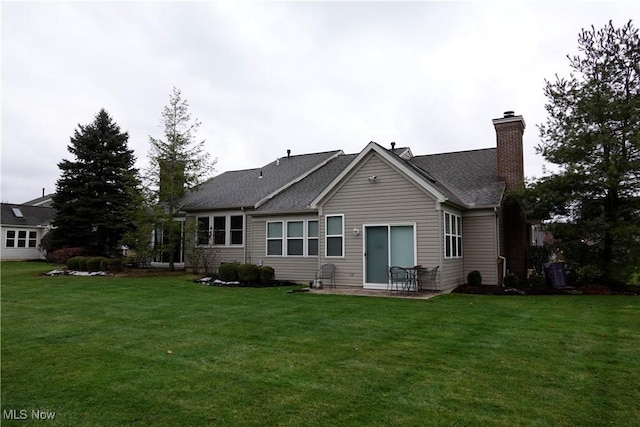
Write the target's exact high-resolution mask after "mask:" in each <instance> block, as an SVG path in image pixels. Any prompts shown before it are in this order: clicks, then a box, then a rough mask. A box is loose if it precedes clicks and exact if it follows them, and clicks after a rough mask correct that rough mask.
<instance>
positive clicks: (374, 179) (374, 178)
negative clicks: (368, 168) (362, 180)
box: [369, 175, 378, 183]
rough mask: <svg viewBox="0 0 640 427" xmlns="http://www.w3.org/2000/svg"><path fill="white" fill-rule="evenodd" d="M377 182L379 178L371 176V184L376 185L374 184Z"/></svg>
mask: <svg viewBox="0 0 640 427" xmlns="http://www.w3.org/2000/svg"><path fill="white" fill-rule="evenodd" d="M377 180H378V177H377V176H375V175H372V176H370V177H369V182H370V183H374V182H376V181H377Z"/></svg>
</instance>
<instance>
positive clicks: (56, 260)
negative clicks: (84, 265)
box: [47, 248, 82, 267]
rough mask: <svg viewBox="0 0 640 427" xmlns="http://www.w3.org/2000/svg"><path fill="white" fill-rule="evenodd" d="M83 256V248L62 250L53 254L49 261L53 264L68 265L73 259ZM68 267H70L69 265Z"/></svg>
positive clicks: (50, 255)
mask: <svg viewBox="0 0 640 427" xmlns="http://www.w3.org/2000/svg"><path fill="white" fill-rule="evenodd" d="M80 255H82V248H62V249H56V250H55V251H53V252H51V253H50V254H49V256H48V257H47V261H49V262H51V263H53V264H67V263H68V262H69V260H70V259H71V258H74V257H77V256H80ZM67 267H68V265H67Z"/></svg>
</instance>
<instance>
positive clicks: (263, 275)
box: [260, 265, 276, 283]
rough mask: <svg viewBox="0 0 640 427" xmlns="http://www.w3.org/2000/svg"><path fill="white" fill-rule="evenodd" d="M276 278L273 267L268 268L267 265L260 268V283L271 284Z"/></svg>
mask: <svg viewBox="0 0 640 427" xmlns="http://www.w3.org/2000/svg"><path fill="white" fill-rule="evenodd" d="M275 277H276V272H275V270H274V269H273V267H269V266H268V265H263V266H262V267H260V282H262V283H268V282H271V281H272V280H273V279H274V278H275Z"/></svg>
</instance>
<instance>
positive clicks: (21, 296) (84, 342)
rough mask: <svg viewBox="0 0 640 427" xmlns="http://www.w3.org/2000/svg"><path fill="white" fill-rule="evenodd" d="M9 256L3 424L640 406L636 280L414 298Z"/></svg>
mask: <svg viewBox="0 0 640 427" xmlns="http://www.w3.org/2000/svg"><path fill="white" fill-rule="evenodd" d="M1 268H2V307H1V308H2V359H1V360H2V392H1V393H2V405H1V406H2V411H3V412H2V413H3V419H2V425H3V426H10V425H20V426H22V425H29V424H36V425H74V426H82V425H99V426H122V425H144V426H147V425H183V426H189V425H199V426H204V425H226V426H276V425H280V426H390V425H394V426H403V425H404V426H418V425H436V426H480V425H482V426H596V425H597V426H600V425H615V426H625V425H638V420H640V299H639V298H638V297H628V296H539V297H532V296H529V297H515V296H511V297H506V296H479V295H475V296H474V295H442V296H438V297H436V298H434V299H430V300H411V299H396V298H370V297H357V296H337V295H318V294H314V295H312V294H309V293H293V294H290V293H286V292H285V291H286V290H287V289H288V288H250V289H245V288H217V287H205V286H201V285H197V284H195V283H193V282H191V281H190V279H191V277H190V276H188V275H184V276H172V277H146V278H144V277H141V278H137V277H129V278H126V277H124V278H101V277H44V276H40V275H39V274H40V273H41V272H43V271H46V270H47V269H48V268H50V266H47V265H46V264H41V263H6V262H5V263H2V264H1ZM38 411H41V412H38ZM54 413H55V414H54ZM47 415H49V418H51V417H53V419H49V420H47V421H43V420H40V419H37V418H38V416H41V417H46V416H47ZM16 418H25V419H24V420H15V419H16Z"/></svg>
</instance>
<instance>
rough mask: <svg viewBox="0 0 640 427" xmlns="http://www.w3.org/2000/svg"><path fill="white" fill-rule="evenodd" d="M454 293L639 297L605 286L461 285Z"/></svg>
mask: <svg viewBox="0 0 640 427" xmlns="http://www.w3.org/2000/svg"><path fill="white" fill-rule="evenodd" d="M452 293H457V294H474V295H638V292H637V290H629V289H625V290H617V289H612V288H610V287H609V286H604V285H587V286H580V287H571V286H566V287H564V288H552V287H547V288H543V289H535V288H522V289H516V288H503V287H501V286H491V285H480V286H472V285H460V286H458V287H457V288H455V289H454V290H453V291H452Z"/></svg>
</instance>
